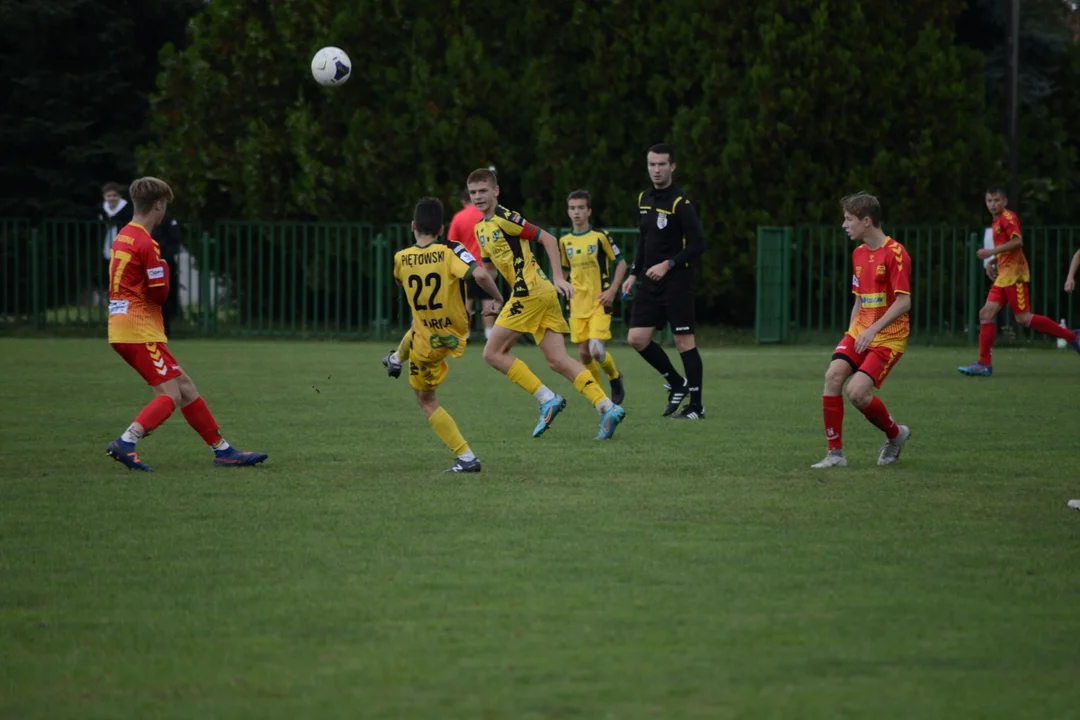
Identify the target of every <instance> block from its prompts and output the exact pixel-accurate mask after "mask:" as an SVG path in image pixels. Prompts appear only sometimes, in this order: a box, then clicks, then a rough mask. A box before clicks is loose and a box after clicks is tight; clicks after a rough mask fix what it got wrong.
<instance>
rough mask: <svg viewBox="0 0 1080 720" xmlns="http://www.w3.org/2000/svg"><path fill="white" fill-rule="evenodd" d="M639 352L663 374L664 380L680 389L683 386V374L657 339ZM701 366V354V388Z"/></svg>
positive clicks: (699, 359) (684, 360)
mask: <svg viewBox="0 0 1080 720" xmlns="http://www.w3.org/2000/svg"><path fill="white" fill-rule="evenodd" d="M694 352H697V351H696V350H695V351H694ZM638 354H639V355H641V357H643V358H645V362H647V363H649V364H650V365H652V366H653V367H654V368H656V372H658V373H660V374H661V375H663V376H664V380H667V383H668V385H670V386H671V387H672V388H676V389H678V388H679V387H681V386H682V384H683V377H682V375H680V374H679V373H678V371H677V370H676V369H675V366H674V365H672V364H671V359H670V358H669V357H668V355H667V353H666V352H664V348H662V347H660V346H659V345H657V344H656V341H655V340H653V341H652V342H650V343H649V344H648V345H646V346H645V349H644V350H639V351H638ZM685 362H686V359H685V357H684V358H683V363H684V364H685ZM700 368H701V357H700V356H699V357H698V379H699V382H698V387H699V388H700V386H701V383H700V378H701V370H700Z"/></svg>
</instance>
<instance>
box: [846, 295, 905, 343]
mask: <svg viewBox="0 0 1080 720" xmlns="http://www.w3.org/2000/svg"><path fill="white" fill-rule="evenodd" d="M860 302H861V301H860ZM910 309H911V296H910V295H908V294H907V293H897V294H896V299H895V300H893V304H892V305H890V306H889V309H888V310H886V311H885V314H884V315H882V316H881V317H880V318H879V319H878V321H877V322H876V323H874V324H873V325H871V326H870V327H868V328H866V329H865V330H863V331H862V332H861V333H859V337H857V338H855V352H857V353H861V352H864V351H865V350H866V348H868V347H870V343H872V342H874V338H875V337H877V334H878V333H879V332H881V331H882V330H884V329H885V328H887V327H889V326H890V325H892V324H893V321H894V320H896V319H897V318H898V317H900V316H901V315H903V314H904V313H906V312H907V311H908V310H910Z"/></svg>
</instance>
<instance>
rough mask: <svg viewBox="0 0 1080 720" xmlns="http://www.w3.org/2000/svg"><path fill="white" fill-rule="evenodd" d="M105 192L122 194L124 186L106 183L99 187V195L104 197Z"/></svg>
mask: <svg viewBox="0 0 1080 720" xmlns="http://www.w3.org/2000/svg"><path fill="white" fill-rule="evenodd" d="M107 192H114V193H119V194H121V195H123V194H124V186H123V185H121V184H120V183H116V182H107V183H105V184H104V185H102V186H101V194H102V195H104V194H105V193H107Z"/></svg>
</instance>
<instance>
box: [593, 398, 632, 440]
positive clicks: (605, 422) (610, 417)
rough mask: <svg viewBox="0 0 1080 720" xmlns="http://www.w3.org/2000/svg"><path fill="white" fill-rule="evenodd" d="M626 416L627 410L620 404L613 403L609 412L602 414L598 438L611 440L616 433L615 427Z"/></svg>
mask: <svg viewBox="0 0 1080 720" xmlns="http://www.w3.org/2000/svg"><path fill="white" fill-rule="evenodd" d="M625 417H626V411H625V410H623V409H622V408H621V407H619V406H618V405H612V406H611V407H610V408H608V410H607V412H605V413H604V414H603V415H601V416H600V434H599V435H597V436H596V439H597V440H609V439H610V438H611V436H612V435H614V434H615V428H617V427H619V423H621V422H622V421H623V419H624V418H625Z"/></svg>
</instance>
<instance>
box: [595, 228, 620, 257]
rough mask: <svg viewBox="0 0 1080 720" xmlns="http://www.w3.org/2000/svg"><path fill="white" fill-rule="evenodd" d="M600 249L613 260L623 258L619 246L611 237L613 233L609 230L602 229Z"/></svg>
mask: <svg viewBox="0 0 1080 720" xmlns="http://www.w3.org/2000/svg"><path fill="white" fill-rule="evenodd" d="M600 249H601V251H602V252H603V253H604V254H605V255H607V257H608V259H609V260H611V262H616V261H618V260H621V259H622V257H621V253H620V252H619V246H618V245H616V244H615V242H614V241H613V240H612V239H611V235H609V234H608V231H607V230H601V231H600Z"/></svg>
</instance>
